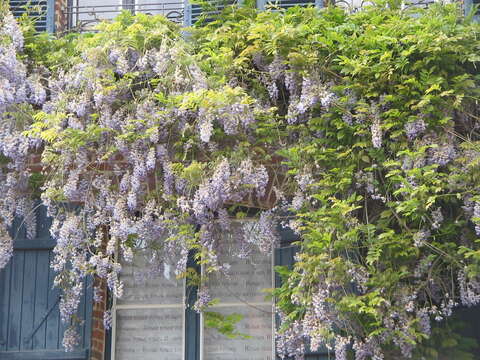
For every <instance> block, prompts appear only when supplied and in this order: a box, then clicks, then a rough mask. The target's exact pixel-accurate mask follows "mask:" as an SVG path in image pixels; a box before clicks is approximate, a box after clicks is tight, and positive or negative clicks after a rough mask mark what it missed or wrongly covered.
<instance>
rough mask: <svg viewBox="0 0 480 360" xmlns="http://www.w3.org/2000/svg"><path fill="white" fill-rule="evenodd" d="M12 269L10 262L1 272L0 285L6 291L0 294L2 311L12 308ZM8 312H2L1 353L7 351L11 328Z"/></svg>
mask: <svg viewBox="0 0 480 360" xmlns="http://www.w3.org/2000/svg"><path fill="white" fill-rule="evenodd" d="M11 268H12V263H11V262H10V263H9V264H8V265H7V266H6V268H4V269H3V271H0V284H3V289H4V291H2V292H0V310H1V309H5V310H8V309H9V307H10V283H11V275H12V272H11ZM8 314H9V313H8V311H0V351H6V350H7V336H8V327H9V316H8Z"/></svg>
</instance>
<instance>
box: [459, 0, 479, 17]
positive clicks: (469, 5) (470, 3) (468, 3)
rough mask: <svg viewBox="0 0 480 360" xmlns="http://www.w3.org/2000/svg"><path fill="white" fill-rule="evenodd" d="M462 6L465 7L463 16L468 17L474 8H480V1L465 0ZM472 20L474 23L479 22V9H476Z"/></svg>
mask: <svg viewBox="0 0 480 360" xmlns="http://www.w3.org/2000/svg"><path fill="white" fill-rule="evenodd" d="M463 4H464V7H465V15H468V14H470V11H472V9H473V7H474V6H480V0H465V1H464V3H463ZM473 18H474V19H475V20H476V21H480V8H479V9H477V11H476V12H475V14H474V16H473Z"/></svg>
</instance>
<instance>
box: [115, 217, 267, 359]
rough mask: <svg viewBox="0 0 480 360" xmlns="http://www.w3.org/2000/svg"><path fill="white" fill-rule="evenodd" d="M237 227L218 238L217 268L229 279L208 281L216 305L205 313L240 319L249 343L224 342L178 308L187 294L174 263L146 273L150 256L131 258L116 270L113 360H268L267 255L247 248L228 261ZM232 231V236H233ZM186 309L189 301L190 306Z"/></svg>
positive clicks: (244, 340) (239, 328)
mask: <svg viewBox="0 0 480 360" xmlns="http://www.w3.org/2000/svg"><path fill="white" fill-rule="evenodd" d="M241 226H242V224H241V223H235V224H233V225H232V228H233V229H232V232H231V233H229V234H225V235H223V236H222V243H221V244H220V249H219V251H218V257H219V260H220V263H225V262H227V263H229V264H230V265H231V268H230V270H229V275H228V276H226V275H221V274H216V275H214V276H212V277H211V278H210V279H209V281H208V283H207V288H208V289H209V293H210V295H211V297H212V298H218V299H219V300H220V302H219V304H218V305H214V306H213V307H211V308H209V309H208V310H209V311H213V312H218V313H220V314H225V315H228V314H232V313H236V314H241V315H242V316H243V319H242V320H241V321H240V322H239V323H238V324H237V328H236V329H237V331H239V332H240V333H242V334H245V335H248V336H249V338H243V337H238V338H235V339H229V338H227V337H225V336H224V335H221V334H219V333H218V332H217V330H215V329H211V328H207V327H205V326H204V325H205V319H201V320H200V321H199V322H197V319H200V318H199V315H198V314H196V313H194V311H193V310H192V309H187V310H185V306H184V304H185V303H186V302H187V300H186V299H187V297H188V295H192V294H190V290H191V289H187V287H186V284H185V281H184V280H177V279H176V278H175V275H174V271H173V269H174V264H173V263H172V264H171V265H167V266H165V267H162V268H159V269H157V271H155V272H154V273H155V274H154V275H155V276H152V277H150V274H146V270H145V269H146V268H147V266H146V265H147V262H148V258H149V256H151V254H146V253H145V254H143V255H146V256H143V257H141V256H140V257H136V259H140V260H135V263H134V264H129V265H125V266H124V268H123V270H122V273H123V275H122V278H121V279H122V281H123V282H124V296H123V297H122V299H119V300H117V301H116V303H115V304H114V307H113V314H114V322H113V332H112V337H113V345H112V353H113V356H112V358H113V359H116V360H123V359H129V360H130V359H145V360H149V359H158V356H159V354H160V353H161V354H163V355H162V360H273V359H274V358H275V356H274V351H275V350H274V349H275V346H274V336H273V333H274V314H273V309H272V303H271V301H269V300H266V299H265V297H266V295H267V294H266V293H264V292H262V290H263V289H265V288H272V287H273V265H272V264H273V255H265V254H262V253H260V252H259V251H258V250H254V249H252V250H251V251H252V252H251V253H250V254H249V256H248V258H247V259H239V258H237V257H234V256H232V255H231V254H232V250H233V247H234V246H235V245H236V241H235V239H234V234H237V233H238V231H240V230H241V229H239V227H241ZM237 230H238V231H237ZM190 305H191V302H190Z"/></svg>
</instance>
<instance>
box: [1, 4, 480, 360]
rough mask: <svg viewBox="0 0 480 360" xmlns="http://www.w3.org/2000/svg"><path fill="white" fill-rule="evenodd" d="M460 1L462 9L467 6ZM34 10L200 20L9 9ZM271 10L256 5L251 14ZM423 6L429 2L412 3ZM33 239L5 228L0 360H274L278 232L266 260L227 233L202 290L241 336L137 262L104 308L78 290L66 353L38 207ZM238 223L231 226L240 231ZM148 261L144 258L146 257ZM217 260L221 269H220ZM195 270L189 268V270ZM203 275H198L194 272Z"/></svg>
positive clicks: (52, 19) (71, 26)
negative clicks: (224, 268)
mask: <svg viewBox="0 0 480 360" xmlns="http://www.w3.org/2000/svg"><path fill="white" fill-rule="evenodd" d="M323 1H326V0H279V1H277V2H275V4H277V5H278V6H280V7H290V6H295V5H314V6H318V7H322V6H324V5H326V2H325V3H324V2H323ZM473 1H478V0H466V2H465V3H464V4H463V7H464V9H465V11H469V10H470V9H471V7H472V6H473V5H474V4H473ZM27 3H29V5H30V6H34V7H37V8H36V10H34V12H35V11H36V12H37V13H38V15H39V21H38V23H37V27H38V29H39V30H40V31H49V32H59V33H61V32H65V31H71V30H81V31H84V30H88V29H90V28H91V27H92V26H93V25H95V24H96V23H98V22H99V21H102V20H109V19H112V18H113V17H115V16H116V15H117V14H118V13H119V12H120V11H122V10H129V11H132V12H143V13H148V14H152V15H156V14H162V15H165V16H166V17H167V18H169V19H171V20H172V21H175V22H178V23H182V24H185V25H191V24H192V23H194V22H195V19H196V18H197V17H198V16H199V14H200V13H201V10H200V7H199V6H198V5H193V4H190V3H189V2H188V1H187V0H164V1H159V0H101V1H100V0H43V1H14V0H12V1H10V4H11V7H12V10H13V12H14V14H15V15H16V16H20V15H21V14H22V13H23V12H24V11H26V9H25V8H24V6H25V5H26V4H27ZM269 4H270V2H269V1H268V0H257V6H258V8H259V9H265V8H266V7H268V5H269ZM362 4H363V3H362V1H360V0H351V2H350V0H338V2H337V5H339V6H345V7H348V8H350V9H352V10H353V9H355V8H357V7H360V6H362ZM414 5H415V6H426V5H428V2H416V3H415V4H414ZM36 216H37V234H38V236H37V237H36V238H35V239H32V240H28V239H27V236H26V231H25V228H24V226H23V225H22V221H21V219H18V220H17V223H16V226H15V227H14V228H13V229H12V236H13V237H14V239H15V242H14V257H13V259H12V261H11V262H10V264H9V265H8V266H7V267H6V269H4V270H2V271H0V359H1V360H13V359H16V360H29V359H31V360H33V359H37V360H40V359H41V360H53V359H62V360H87V359H92V360H103V359H118V360H136V359H140V360H150V359H152V360H157V359H159V360H273V359H275V358H276V355H275V336H274V332H275V322H276V319H275V316H274V311H273V305H274V304H273V303H272V301H271V300H269V299H267V298H265V296H264V295H263V293H262V289H265V288H273V287H276V286H278V285H279V283H280V279H279V278H278V277H277V276H276V275H275V273H274V270H273V269H274V266H276V265H285V266H291V265H292V264H293V260H294V254H295V247H294V246H292V245H291V244H292V242H293V241H294V240H295V237H294V235H293V233H290V232H287V231H281V244H280V246H279V248H277V249H276V250H275V251H274V253H273V254H272V255H271V256H266V255H262V254H261V253H254V254H252V256H250V257H249V259H248V260H241V259H236V258H232V257H230V256H229V254H230V253H231V252H230V251H229V244H230V243H231V242H232V237H233V236H234V234H235V233H236V232H232V234H224V237H225V239H224V240H225V241H224V244H226V245H225V248H224V249H223V252H221V253H220V254H219V256H220V257H223V258H224V259H225V262H228V263H230V264H231V271H230V276H229V277H227V276H223V275H218V276H216V277H213V278H212V279H211V280H210V282H209V284H208V288H209V289H210V294H211V296H212V297H213V298H218V299H220V303H219V304H218V305H215V306H213V307H212V311H215V312H217V313H220V314H224V315H229V314H232V313H233V314H240V315H242V320H241V321H240V322H239V324H238V331H239V332H240V333H241V334H240V335H239V336H237V337H236V338H234V339H228V338H225V337H223V336H221V335H220V334H218V333H216V332H215V331H214V330H211V329H210V328H208V327H207V326H206V322H207V321H208V319H207V318H205V316H206V315H202V314H200V313H198V312H196V311H195V310H194V309H193V308H192V305H193V302H194V301H195V299H196V298H197V294H198V292H199V291H201V290H202V289H199V288H197V287H195V286H189V285H187V284H186V283H185V282H184V281H183V280H177V279H176V278H175V276H174V274H173V269H172V267H174V265H175V264H174V261H173V263H172V264H170V267H169V266H165V267H164V268H163V269H162V270H161V274H160V275H161V276H158V277H154V278H153V277H148V276H146V275H145V274H144V268H145V266H144V265H145V264H143V263H142V260H138V261H137V262H136V263H134V264H125V267H124V271H123V275H122V280H123V282H124V285H125V294H124V297H123V298H122V299H121V300H110V298H109V296H108V294H107V290H106V286H105V284H103V283H102V280H100V279H95V280H94V282H95V283H94V284H92V283H90V282H87V281H86V282H85V284H84V296H83V298H82V302H81V304H80V306H79V309H80V310H79V313H78V316H79V317H80V318H82V319H84V322H83V323H82V325H81V328H80V329H79V330H80V334H81V339H80V341H79V344H78V346H77V349H76V350H75V351H74V352H70V353H65V352H64V351H63V348H62V334H63V332H64V331H65V328H66V327H65V325H64V324H62V322H61V319H60V312H59V309H58V304H59V300H60V293H59V291H58V290H57V289H54V288H53V278H54V274H53V271H52V270H51V269H50V266H49V263H50V260H51V259H52V256H53V255H52V252H53V248H54V246H55V244H54V241H53V240H52V239H51V237H50V235H49V227H50V221H49V219H48V218H47V216H46V213H45V210H44V209H43V208H42V207H39V208H38V209H37V214H36ZM241 225H242V224H238V226H241ZM147 257H148V254H146V256H145V257H143V259H145V258H147ZM222 262H223V261H222ZM189 265H190V266H191V267H195V265H194V263H193V261H192V262H191V263H190V264H189ZM196 271H197V272H198V273H199V274H201V273H202V269H201V268H198V267H197V268H196ZM94 286H97V287H100V288H101V289H102V293H101V298H102V299H101V300H100V301H96V302H94V301H93V291H92V289H93V287H94ZM105 311H110V312H111V313H112V320H113V321H112V328H111V330H110V331H106V330H105V328H104V326H103V318H104V312H105ZM243 335H246V336H243ZM332 357H333V355H332V354H331V353H330V352H329V351H328V350H327V348H324V349H321V350H320V351H317V352H309V353H307V354H306V359H307V360H323V359H331V358H332Z"/></svg>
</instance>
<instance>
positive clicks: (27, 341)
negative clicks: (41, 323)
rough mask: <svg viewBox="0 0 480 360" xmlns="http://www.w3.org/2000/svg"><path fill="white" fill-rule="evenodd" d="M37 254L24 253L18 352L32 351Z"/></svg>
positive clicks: (30, 251)
mask: <svg viewBox="0 0 480 360" xmlns="http://www.w3.org/2000/svg"><path fill="white" fill-rule="evenodd" d="M36 255H37V252H36V251H34V250H29V251H25V252H24V261H25V263H24V271H23V290H22V295H23V296H22V299H21V306H22V318H21V324H20V326H21V327H20V350H32V337H31V336H30V334H31V332H32V330H33V328H34V326H35V324H34V317H35V314H34V309H35V290H36V282H35V274H36V270H37V269H36V265H37V263H36V259H37V256H36Z"/></svg>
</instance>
